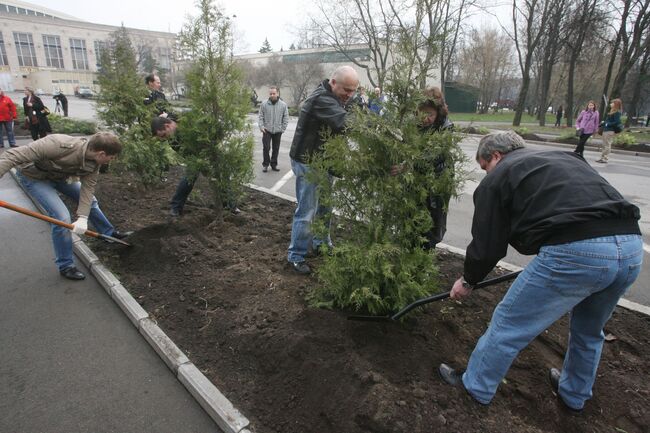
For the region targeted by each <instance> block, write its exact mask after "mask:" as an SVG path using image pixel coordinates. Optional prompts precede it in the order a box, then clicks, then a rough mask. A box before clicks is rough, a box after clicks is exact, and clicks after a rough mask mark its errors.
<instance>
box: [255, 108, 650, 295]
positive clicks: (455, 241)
mask: <svg viewBox="0 0 650 433" xmlns="http://www.w3.org/2000/svg"><path fill="white" fill-rule="evenodd" d="M250 118H251V121H252V122H256V121H257V119H256V118H255V116H251V117H250ZM295 124H296V119H295V118H292V119H291V122H290V123H289V127H288V129H287V131H286V132H285V133H284V134H283V135H282V142H281V145H280V156H279V158H278V167H279V168H280V172H271V171H269V172H268V173H263V172H262V163H261V161H262V138H261V133H260V132H259V129H258V128H257V126H256V124H255V123H254V125H253V131H254V134H255V140H256V147H255V176H256V177H255V181H254V183H255V184H256V185H258V186H262V187H265V188H268V189H270V190H273V191H276V192H279V193H282V194H285V195H287V196H290V197H295V179H294V177H293V173H292V172H291V162H290V158H289V149H290V147H291V140H292V138H293V133H294V130H295ZM478 140H479V139H478V138H476V137H473V136H468V137H466V138H465V139H464V140H463V141H462V143H461V148H462V149H463V150H464V151H465V153H466V154H467V156H468V159H469V161H470V162H469V166H468V168H470V169H472V170H473V173H472V175H471V180H470V181H468V182H467V183H466V185H465V188H464V190H463V194H462V195H461V196H460V197H459V198H458V200H452V202H451V203H450V209H449V218H448V222H447V224H448V226H447V234H446V235H445V239H444V241H443V242H444V243H446V244H448V245H451V246H454V247H457V248H461V249H465V248H466V247H467V245H468V244H469V242H470V241H471V233H470V229H471V225H472V215H473V213H474V204H473V202H472V193H473V192H474V189H475V188H476V186H477V185H478V183H479V182H480V180H481V179H482V178H483V176H484V175H485V174H484V172H483V171H482V170H480V168H479V166H478V164H476V163H475V162H474V155H475V152H476V147H477V144H478ZM528 146H529V147H530V148H533V149H550V148H557V149H567V150H569V149H573V147H571V146H565V145H560V144H557V145H554V144H543V145H542V144H533V143H528ZM599 156H600V154H599V153H598V152H595V151H592V150H586V151H585V158H586V160H587V161H588V162H589V163H590V164H591V165H592V166H593V167H594V168H595V169H596V170H597V171H598V172H599V173H600V174H601V175H602V176H603V177H604V178H605V179H607V181H608V182H610V183H611V184H612V185H613V186H614V187H616V188H617V189H618V190H619V191H620V192H621V193H622V194H623V196H625V197H626V198H627V199H628V200H630V201H631V202H633V203H634V204H635V205H637V206H638V207H639V208H640V209H641V221H640V226H641V232H642V234H643V240H644V249H645V255H644V266H643V270H642V272H641V275H640V276H639V278H638V279H637V280H636V283H635V284H634V285H633V286H632V287H631V288H630V290H629V291H628V293H627V295H626V297H625V298H626V299H627V300H629V301H633V302H637V303H639V304H642V305H646V306H650V155H647V156H634V154H631V153H621V152H615V153H613V154H611V155H610V162H609V163H608V164H607V165H601V164H596V163H595V160H596V159H598V158H599ZM532 258H533V256H523V255H521V254H519V253H517V252H516V251H515V250H514V249H512V248H509V249H508V254H507V256H506V257H505V258H504V259H503V260H504V261H506V262H508V263H512V264H514V265H518V266H525V265H526V264H527V263H528V262H529V261H530V260H532Z"/></svg>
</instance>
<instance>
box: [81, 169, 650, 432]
mask: <svg viewBox="0 0 650 433" xmlns="http://www.w3.org/2000/svg"><path fill="white" fill-rule="evenodd" d="M177 175H178V174H176V175H175V176H177ZM176 179H177V177H176V178H174V177H172V178H171V179H170V180H169V181H168V182H167V183H166V185H165V186H164V187H161V188H158V189H154V190H146V191H145V190H141V189H138V188H132V187H131V186H129V185H128V182H126V180H125V178H124V177H117V176H111V175H109V176H103V178H102V179H100V181H99V185H100V188H99V190H98V191H97V195H98V198H99V199H100V203H101V204H102V207H103V208H104V210H105V212H106V213H107V214H108V216H109V217H110V218H111V219H112V220H113V221H115V222H116V223H117V225H118V227H120V228H121V229H136V234H135V235H134V236H133V237H132V238H131V239H130V241H131V242H133V243H134V247H133V248H132V249H124V248H120V247H117V246H113V245H106V244H102V243H97V242H95V244H94V245H96V246H97V247H98V249H96V250H97V252H98V254H99V255H100V256H101V257H102V260H103V261H105V263H106V264H107V265H108V266H109V267H110V268H112V269H113V270H114V271H115V272H117V273H118V274H119V275H120V278H121V279H122V281H123V283H124V284H125V286H126V287H127V288H128V290H129V291H130V292H131V293H132V294H133V295H134V297H135V298H136V299H138V300H139V302H140V303H141V304H142V305H143V306H144V308H145V309H146V310H147V311H148V312H149V313H150V314H151V315H152V316H153V317H154V318H155V319H156V320H157V321H158V323H159V324H160V326H161V327H162V328H163V330H164V331H165V332H167V333H168V334H169V335H170V336H171V338H172V339H173V340H174V341H175V342H176V343H177V344H178V345H179V346H180V347H181V349H182V350H184V351H185V353H187V355H188V356H189V358H190V359H191V360H192V361H193V362H194V363H195V364H196V365H197V366H198V367H199V368H200V369H201V371H203V372H204V373H205V374H206V375H207V376H208V377H209V378H210V379H211V380H212V381H213V382H214V383H215V384H216V385H217V386H218V387H219V389H221V390H222V391H223V392H224V394H225V395H226V396H227V397H228V398H229V399H230V400H231V401H232V402H233V403H234V404H235V406H236V407H237V408H239V409H240V410H241V411H242V412H243V413H244V414H245V415H246V416H247V417H248V418H249V419H250V420H251V422H252V427H253V430H254V431H255V432H258V433H261V432H264V433H273V432H277V433H290V432H318V433H325V432H346V433H361V432H387V433H388V432H390V433H396V432H432V431H444V432H463V433H465V432H494V433H497V432H498V433H502V432H523V433H527V432H531V433H532V432H585V433H587V432H589V433H591V432H603V433H604V432H613V431H617V430H618V431H626V432H627V433H641V432H648V431H650V415H649V411H647V401H648V398H650V381H649V380H648V371H650V345H649V343H650V337H649V335H648V332H647V330H648V329H649V326H650V318H648V317H646V316H641V315H638V314H636V313H632V312H629V311H626V310H622V309H618V310H617V311H616V312H615V314H614V316H613V318H612V320H611V321H610V322H609V324H608V327H607V329H606V332H607V333H610V334H612V335H613V336H614V337H615V338H610V341H608V342H607V343H606V345H605V348H604V351H603V358H602V363H601V366H600V370H599V377H598V379H597V381H596V386H595V389H594V398H593V399H592V400H590V401H589V402H588V404H587V407H586V409H585V414H584V416H583V417H582V418H573V417H570V416H567V415H566V414H564V413H563V412H562V411H561V410H560V409H559V408H558V406H557V401H556V400H555V398H554V397H553V395H552V393H551V390H550V387H549V385H548V382H547V373H548V369H549V368H550V367H561V364H562V358H563V356H564V351H565V349H566V345H567V341H566V340H567V335H568V330H567V329H568V328H567V320H566V318H565V319H563V320H561V321H560V322H558V323H557V324H555V325H554V326H553V327H552V328H550V329H549V330H547V331H546V332H545V333H543V334H542V335H541V336H540V337H539V338H537V339H536V340H535V341H534V342H533V343H532V344H531V345H530V346H529V347H528V348H527V349H526V350H524V351H523V352H522V353H521V354H520V356H519V357H518V358H517V360H516V361H515V363H514V364H513V366H512V368H511V370H510V372H509V373H508V375H507V377H506V379H505V380H504V382H503V383H502V384H501V386H500V388H499V391H498V393H497V395H496V397H495V399H494V401H493V402H492V404H491V405H490V406H488V407H482V406H479V405H477V404H476V403H474V402H473V401H472V400H471V399H470V398H469V397H468V396H467V395H466V394H465V393H464V391H463V390H460V389H455V388H451V387H449V386H447V385H445V384H443V383H442V382H441V380H440V379H439V378H438V377H437V374H436V367H437V365H438V364H439V363H440V362H449V363H452V364H453V365H456V366H464V365H465V364H466V362H467V358H468V357H469V355H470V352H471V350H472V349H473V347H474V345H475V344H476V341H477V339H478V338H479V336H480V335H481V334H482V332H483V331H484V330H485V328H486V326H487V324H488V322H489V320H490V317H491V313H492V311H493V309H494V307H495V306H496V304H497V303H498V301H499V299H500V298H501V296H502V295H503V293H504V291H505V290H506V288H507V285H505V284H502V285H499V286H493V287H491V288H489V289H485V290H481V291H477V292H476V293H474V294H473V295H472V297H470V298H469V299H468V300H467V301H464V302H462V303H461V302H453V301H444V302H439V303H436V304H431V305H428V306H427V307H425V308H423V309H421V310H420V311H418V312H416V313H413V314H410V315H408V316H407V318H406V320H405V321H404V322H402V323H369V322H355V321H350V320H347V316H346V314H344V313H342V312H334V311H327V310H319V309H314V308H310V307H309V306H308V305H307V303H306V301H305V295H306V294H307V292H308V289H309V288H310V287H312V286H314V285H316V284H318V283H317V281H316V280H315V278H314V277H303V276H300V275H297V274H295V273H293V272H292V271H291V270H290V268H289V267H288V266H287V263H286V249H287V246H288V244H289V237H290V230H291V218H292V213H293V210H294V206H295V205H294V204H292V203H288V202H285V201H282V200H279V199H275V198H273V197H270V196H268V195H265V194H262V193H258V192H255V191H251V192H250V194H249V197H248V198H247V199H246V200H245V201H244V202H243V203H241V204H240V205H239V207H240V208H241V209H242V213H241V214H240V215H231V214H230V213H228V212H221V211H220V209H216V210H215V209H209V208H205V207H201V206H198V205H189V206H188V208H187V211H188V212H187V214H186V216H184V217H183V218H181V219H180V220H178V221H174V222H171V221H169V220H168V218H167V216H166V212H167V204H166V202H167V200H168V198H169V197H170V196H171V195H172V193H173V189H174V187H175V181H176ZM134 194H135V195H134ZM125 197H126V198H127V199H125ZM196 201H198V200H196ZM336 236H337V234H336V233H334V238H335V239H336ZM93 248H95V246H93ZM308 261H309V262H310V264H311V265H314V266H315V267H317V266H318V261H317V260H315V259H313V258H310V259H308ZM438 261H439V266H440V278H441V287H451V284H452V282H453V281H454V279H455V278H456V277H457V276H458V275H460V273H461V271H462V259H461V258H460V257H458V256H455V255H452V254H450V253H444V252H441V253H439V256H438ZM644 408H646V409H644Z"/></svg>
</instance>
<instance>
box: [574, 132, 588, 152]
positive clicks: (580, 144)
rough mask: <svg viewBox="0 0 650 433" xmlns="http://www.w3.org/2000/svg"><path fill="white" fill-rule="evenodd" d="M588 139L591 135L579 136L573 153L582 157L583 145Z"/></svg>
mask: <svg viewBox="0 0 650 433" xmlns="http://www.w3.org/2000/svg"><path fill="white" fill-rule="evenodd" d="M589 137H591V134H580V140H579V141H578V145H577V146H576V150H574V152H575V153H577V154H578V155H580V156H583V157H584V155H583V153H584V152H585V143H586V142H587V140H588V139H589Z"/></svg>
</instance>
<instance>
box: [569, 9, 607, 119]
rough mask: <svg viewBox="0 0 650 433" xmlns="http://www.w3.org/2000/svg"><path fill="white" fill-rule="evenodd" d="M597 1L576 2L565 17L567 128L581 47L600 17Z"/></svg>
mask: <svg viewBox="0 0 650 433" xmlns="http://www.w3.org/2000/svg"><path fill="white" fill-rule="evenodd" d="M598 1H599V0H577V1H575V2H573V4H571V5H570V6H569V9H568V11H567V15H568V16H569V23H568V25H567V38H566V41H565V46H566V50H567V60H568V63H569V64H568V72H567V94H566V113H567V126H573V116H574V113H575V111H576V110H575V107H574V95H575V89H574V86H575V84H574V80H575V75H576V67H577V64H578V60H579V59H580V58H581V54H582V52H583V46H584V45H585V42H586V41H587V40H589V39H590V38H591V37H592V35H593V32H594V29H595V28H596V23H597V22H598V20H599V18H600V15H599V12H598V8H597V5H598Z"/></svg>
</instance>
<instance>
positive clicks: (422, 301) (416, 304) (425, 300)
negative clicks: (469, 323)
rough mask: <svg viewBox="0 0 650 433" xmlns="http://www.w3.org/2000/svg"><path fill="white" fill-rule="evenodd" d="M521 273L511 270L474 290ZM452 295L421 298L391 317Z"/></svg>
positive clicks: (478, 284) (398, 316)
mask: <svg viewBox="0 0 650 433" xmlns="http://www.w3.org/2000/svg"><path fill="white" fill-rule="evenodd" d="M520 273H521V271H516V272H510V273H509V274H505V275H501V276H499V277H494V278H490V279H489V280H483V281H481V282H479V283H477V284H476V285H475V286H474V290H478V289H482V288H483V287H487V286H492V285H494V284H499V283H502V282H504V281H510V280H514V279H515V278H517V275H519V274H520ZM450 295H451V292H445V293H440V294H438V295H433V296H429V297H428V298H423V299H419V300H417V301H415V302H413V303H412V304H409V305H407V306H406V307H404V308H403V309H401V310H400V311H398V312H397V313H395V314H393V315H392V316H391V317H390V318H391V319H392V320H397V319H399V318H400V317H402V316H403V315H405V314H406V313H408V312H409V311H411V310H412V309H414V308H417V307H419V306H420V305H424V304H429V303H431V302H436V301H441V300H443V299H447V298H448V297H449V296H450Z"/></svg>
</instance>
